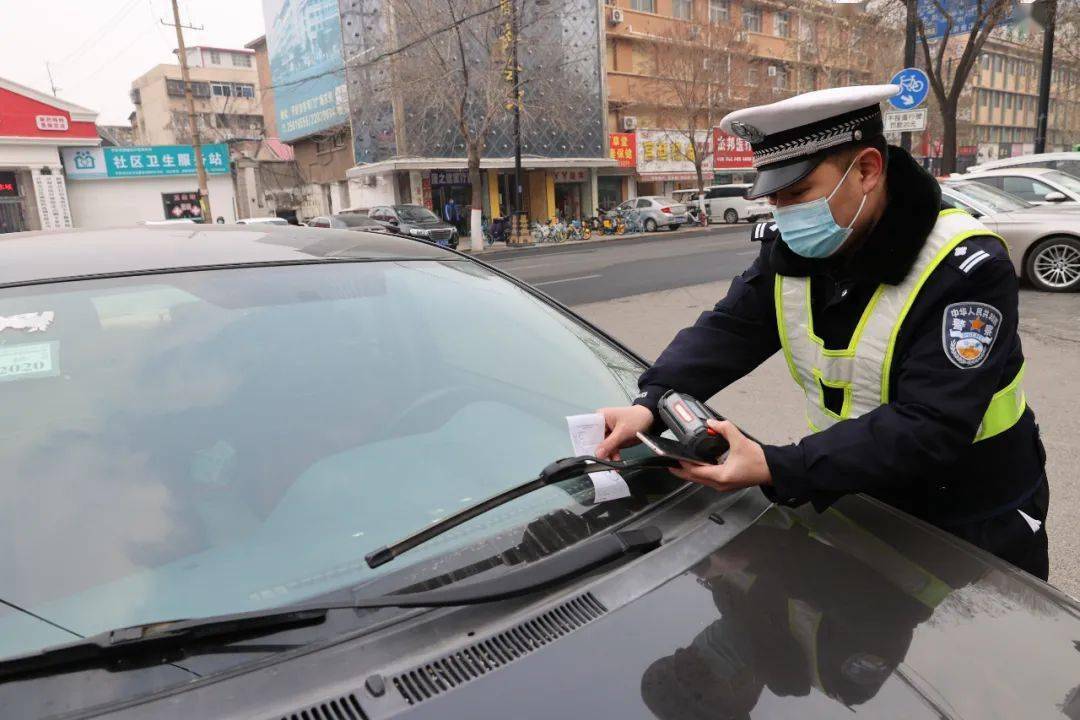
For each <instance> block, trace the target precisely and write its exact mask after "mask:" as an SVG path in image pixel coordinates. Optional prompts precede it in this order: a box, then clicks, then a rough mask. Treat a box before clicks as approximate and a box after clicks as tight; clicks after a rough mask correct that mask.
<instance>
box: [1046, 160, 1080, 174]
mask: <svg viewBox="0 0 1080 720" xmlns="http://www.w3.org/2000/svg"><path fill="white" fill-rule="evenodd" d="M1053 167H1054V168H1055V169H1057V170H1060V171H1061V172H1064V173H1068V174H1069V175H1072V176H1073V177H1080V160H1055V161H1054V162H1053Z"/></svg>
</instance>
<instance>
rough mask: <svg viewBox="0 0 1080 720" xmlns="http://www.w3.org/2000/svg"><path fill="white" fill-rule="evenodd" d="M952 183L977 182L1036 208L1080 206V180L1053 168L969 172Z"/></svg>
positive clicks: (1016, 168) (958, 176)
mask: <svg viewBox="0 0 1080 720" xmlns="http://www.w3.org/2000/svg"><path fill="white" fill-rule="evenodd" d="M952 179H957V180H961V179H962V180H975V181H976V182H981V183H983V184H984V185H989V186H990V187H995V188H997V189H998V190H1004V191H1005V192H1007V193H1009V194H1011V195H1015V196H1017V197H1018V198H1020V199H1021V200H1027V201H1028V202H1030V203H1035V204H1036V205H1049V204H1051V203H1054V204H1056V203H1061V204H1063V205H1073V206H1076V205H1077V204H1080V178H1077V177H1075V176H1073V175H1070V174H1068V173H1064V172H1061V171H1060V170H1053V169H1051V168H1034V167H1033V168H1020V167H1015V168H1003V169H1001V170H986V171H984V172H968V173H964V174H963V175H956V176H954V178H952Z"/></svg>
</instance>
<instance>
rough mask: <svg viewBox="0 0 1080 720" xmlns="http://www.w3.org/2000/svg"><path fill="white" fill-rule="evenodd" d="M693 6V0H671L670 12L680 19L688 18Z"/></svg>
mask: <svg viewBox="0 0 1080 720" xmlns="http://www.w3.org/2000/svg"><path fill="white" fill-rule="evenodd" d="M693 6H694V0H671V14H672V15H673V16H674V17H677V18H679V19H680V20H689V19H690V16H691V14H693Z"/></svg>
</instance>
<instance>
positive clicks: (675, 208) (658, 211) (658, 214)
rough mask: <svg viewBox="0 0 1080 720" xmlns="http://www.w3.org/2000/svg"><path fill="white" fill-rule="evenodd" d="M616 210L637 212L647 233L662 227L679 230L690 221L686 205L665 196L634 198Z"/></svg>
mask: <svg viewBox="0 0 1080 720" xmlns="http://www.w3.org/2000/svg"><path fill="white" fill-rule="evenodd" d="M616 209H617V210H621V211H623V212H625V211H627V210H635V211H637V213H638V215H639V216H640V217H641V224H642V225H643V226H644V227H645V230H646V232H655V231H656V230H658V229H660V228H661V227H666V228H668V229H670V230H677V229H678V228H679V227H680V226H681V225H685V224H686V223H688V222H689V221H690V218H689V217H688V216H687V214H686V210H687V208H686V205H684V204H682V203H681V202H679V201H678V200H676V199H675V198H672V197H667V196H665V195H643V196H641V197H638V198H632V199H630V200H627V201H626V202H624V203H622V204H621V205H619V207H618V208H616Z"/></svg>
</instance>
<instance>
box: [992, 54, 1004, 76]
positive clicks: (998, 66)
mask: <svg viewBox="0 0 1080 720" xmlns="http://www.w3.org/2000/svg"><path fill="white" fill-rule="evenodd" d="M1004 61H1005V56H1004V55H995V56H994V72H1001V71H1002V70H1003V69H1004V68H1005V62H1004Z"/></svg>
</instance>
